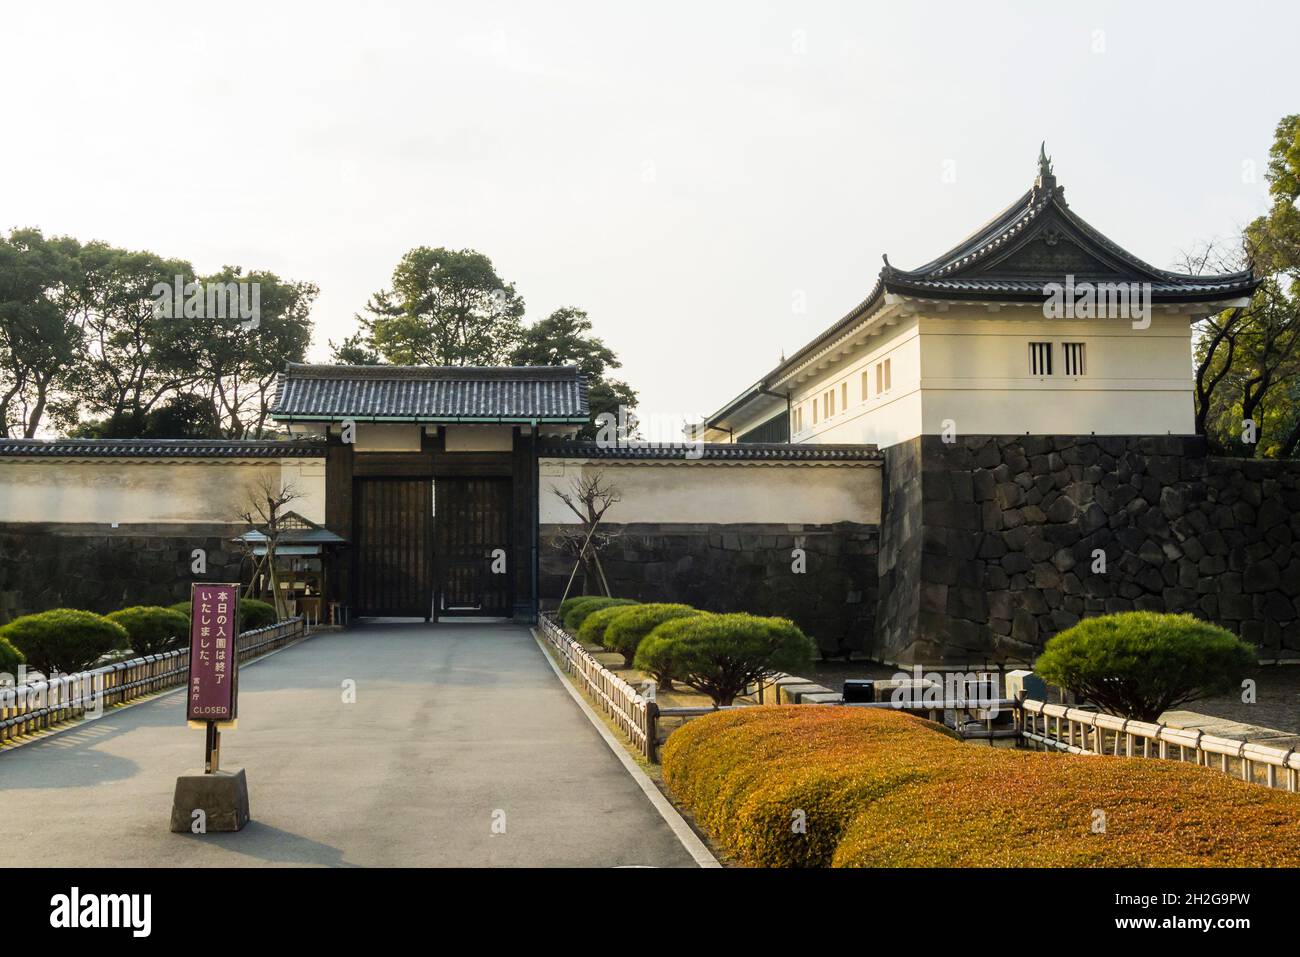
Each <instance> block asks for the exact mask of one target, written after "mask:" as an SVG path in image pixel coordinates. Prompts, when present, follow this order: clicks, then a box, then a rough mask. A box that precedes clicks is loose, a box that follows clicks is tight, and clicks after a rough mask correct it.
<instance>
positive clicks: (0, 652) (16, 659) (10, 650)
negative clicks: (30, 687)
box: [0, 635, 27, 680]
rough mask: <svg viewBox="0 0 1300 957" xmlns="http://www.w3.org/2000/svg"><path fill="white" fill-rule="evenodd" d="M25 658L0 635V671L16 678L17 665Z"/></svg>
mask: <svg viewBox="0 0 1300 957" xmlns="http://www.w3.org/2000/svg"><path fill="white" fill-rule="evenodd" d="M26 660H27V659H26V658H24V657H23V653H22V652H21V651H19V650H18V649H17V648H15V647H14V646H13V645H12V644H10V643H9V640H8V639H7V638H5V637H4V636H3V635H0V672H4V673H5V674H10V675H13V676H14V677H15V680H16V679H17V674H18V666H19V665H21V664H22V663H23V662H24V661H26Z"/></svg>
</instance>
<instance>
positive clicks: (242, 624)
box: [239, 598, 278, 632]
mask: <svg viewBox="0 0 1300 957" xmlns="http://www.w3.org/2000/svg"><path fill="white" fill-rule="evenodd" d="M277 620H278V619H277V618H276V616H275V606H274V605H272V604H270V603H269V602H264V601H258V600H257V599H256V598H241V599H239V630H240V631H241V632H245V631H252V630H254V629H255V628H265V627H266V626H267V625H274V624H275V623H276V621H277Z"/></svg>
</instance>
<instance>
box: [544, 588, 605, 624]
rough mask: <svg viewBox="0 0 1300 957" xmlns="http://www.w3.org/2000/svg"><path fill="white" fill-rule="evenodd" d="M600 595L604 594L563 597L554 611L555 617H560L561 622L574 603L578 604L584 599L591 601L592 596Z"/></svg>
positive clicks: (599, 596) (598, 596)
mask: <svg viewBox="0 0 1300 957" xmlns="http://www.w3.org/2000/svg"><path fill="white" fill-rule="evenodd" d="M602 597H604V596H603V595H574V596H573V597H572V598H566V599H564V601H562V602H560V607H559V609H558V610H557V611H556V613H555V614H556V617H557V618H559V619H560V621H561V623H563V621H564V617H565V616H566V615H567V614H568V613H569V612H570V611H572V610H573V607H574V606H575V605H580V604H582V603H583V602H584V601H591V600H592V599H593V598H602Z"/></svg>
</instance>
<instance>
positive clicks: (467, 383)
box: [271, 363, 589, 423]
mask: <svg viewBox="0 0 1300 957" xmlns="http://www.w3.org/2000/svg"><path fill="white" fill-rule="evenodd" d="M588 416H589V412H588V408H587V380H586V378H585V377H584V376H583V375H582V373H581V371H580V370H579V369H578V367H577V366H389V365H378V366H347V365H309V364H304V363H289V365H288V366H286V367H285V371H284V372H283V373H282V374H281V375H280V378H279V382H278V384H277V390H276V397H275V402H274V404H273V405H272V407H271V417H272V418H274V419H276V420H278V421H281V422H293V421H298V422H304V421H305V422H333V421H339V420H342V419H358V420H362V421H365V420H370V421H402V422H531V421H538V422H564V423H584V422H586V421H587V419H588Z"/></svg>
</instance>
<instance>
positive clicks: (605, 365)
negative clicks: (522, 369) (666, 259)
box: [510, 306, 636, 439]
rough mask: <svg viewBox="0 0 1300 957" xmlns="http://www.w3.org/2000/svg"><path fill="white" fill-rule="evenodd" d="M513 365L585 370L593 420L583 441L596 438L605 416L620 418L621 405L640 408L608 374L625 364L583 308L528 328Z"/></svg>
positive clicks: (627, 388)
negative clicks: (599, 422)
mask: <svg viewBox="0 0 1300 957" xmlns="http://www.w3.org/2000/svg"><path fill="white" fill-rule="evenodd" d="M510 362H511V364H512V365H518V366H565V365H576V366H577V367H578V368H579V369H580V370H582V374H583V376H585V377H586V379H587V404H588V406H589V407H590V409H591V418H592V421H591V422H590V423H588V424H587V425H585V426H583V428H582V429H581V430H580V431H579V433H578V437H579V438H583V439H590V438H593V437H594V436H595V434H596V425H595V422H596V419H597V417H598V416H600V415H601V414H602V413H610V414H612V415H614V416H617V415H618V413H619V407H620V406H622V407H623V408H625V409H630V408H632V407H634V406H635V405H636V392H635V391H634V390H633V389H632V387H631V386H629V385H628V384H627V383H626V382H622V381H620V380H618V379H614V378H610V377H609V376H608V375H607V374H606V373H607V372H608V370H610V369H617V368H619V367H620V366H621V363H620V362H619V360H618V356H616V355H615V354H614V350H613V349H611V348H610V347H609V346H607V345H606V344H605V341H604V340H603V339H599V338H597V337H596V336H593V335H591V320H590V319H589V318H588V317H587V313H586V312H584V311H583V310H582V309H577V308H575V307H573V306H565V307H563V308H561V309H557V310H555V311H554V312H552V313H551V314H550V315H549V316H547V317H546V318H545V319H542V320H540V321H538V322H535V323H533V324H532V325H531V326H528V327H527V328H525V329H524V330H523V333H522V335H521V336H520V340H519V345H518V346H517V347H516V348H515V350H514V352H513V353H512V354H511V356H510Z"/></svg>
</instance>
